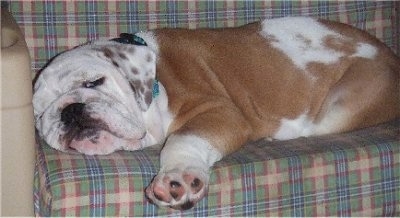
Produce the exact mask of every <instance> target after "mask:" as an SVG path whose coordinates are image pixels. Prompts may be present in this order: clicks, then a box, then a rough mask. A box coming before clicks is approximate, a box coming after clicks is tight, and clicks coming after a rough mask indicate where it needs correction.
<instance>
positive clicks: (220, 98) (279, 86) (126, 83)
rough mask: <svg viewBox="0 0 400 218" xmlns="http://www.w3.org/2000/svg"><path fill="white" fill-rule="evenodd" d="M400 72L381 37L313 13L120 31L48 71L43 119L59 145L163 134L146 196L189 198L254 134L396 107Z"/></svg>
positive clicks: (357, 122) (88, 147) (113, 144)
mask: <svg viewBox="0 0 400 218" xmlns="http://www.w3.org/2000/svg"><path fill="white" fill-rule="evenodd" d="M399 74H400V60H399V57H397V56H395V55H394V53H393V52H392V51H391V50H390V49H389V48H387V47H386V46H385V45H383V44H382V43H380V42H379V41H378V40H377V39H375V38H373V37H371V36H370V35H368V34H367V33H365V32H362V31H360V30H357V29H355V28H352V27H350V26H348V25H344V24H339V23H333V22H328V21H322V20H315V19H312V18H280V19H272V20H264V21H262V22H259V23H253V24H249V25H246V26H242V27H239V28H227V29H216V30H211V29H200V30H183V29H160V30H154V31H149V32H142V33H138V34H136V35H129V34H125V35H123V37H121V38H118V39H114V40H108V41H106V40H100V41H95V42H91V43H88V44H86V45H82V46H80V47H77V48H74V49H72V50H70V51H67V52H64V53H62V54H60V55H59V56H57V57H56V58H54V59H53V60H52V61H51V62H50V63H49V64H48V65H47V67H46V68H45V69H43V70H42V72H41V74H40V76H39V77H38V79H37V81H36V83H35V94H34V109H35V118H36V127H37V129H38V132H39V134H40V136H41V137H43V138H44V139H45V140H46V142H47V143H48V144H49V145H51V146H52V147H54V148H56V149H58V150H61V151H69V150H76V151H78V152H81V153H84V154H88V155H99V154H109V153H111V152H113V151H116V150H137V149H141V148H144V147H146V146H151V145H154V144H159V143H164V147H163V149H162V151H161V154H160V167H161V168H160V171H159V173H158V175H157V176H156V177H155V178H154V179H153V181H152V182H151V184H149V186H148V187H147V189H146V191H145V192H146V195H147V197H148V198H149V199H150V200H151V201H152V202H154V203H155V204H157V205H159V206H168V207H172V208H175V209H189V208H191V207H192V206H194V205H195V204H196V202H197V201H199V200H200V199H201V198H202V197H203V196H204V195H205V194H206V192H207V186H208V179H209V169H210V167H212V166H213V164H214V163H215V162H216V161H218V160H220V159H221V158H222V157H223V156H225V155H227V154H229V153H231V152H234V151H236V150H238V149H239V148H240V147H241V146H242V145H243V144H245V143H246V142H248V141H250V140H256V139H259V138H262V137H268V138H271V139H276V140H286V139H293V138H297V137H301V136H312V135H321V134H329V133H339V132H344V131H350V130H353V129H356V128H363V127H367V126H371V125H375V124H378V123H381V122H384V121H388V120H390V119H394V118H396V117H398V116H399V111H400V99H399ZM132 155H134V154H132Z"/></svg>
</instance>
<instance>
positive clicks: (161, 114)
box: [143, 82, 172, 146]
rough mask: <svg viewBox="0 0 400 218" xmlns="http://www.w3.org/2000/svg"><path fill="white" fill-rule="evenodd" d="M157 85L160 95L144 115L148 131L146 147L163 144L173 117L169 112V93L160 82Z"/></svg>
mask: <svg viewBox="0 0 400 218" xmlns="http://www.w3.org/2000/svg"><path fill="white" fill-rule="evenodd" d="M157 85H158V94H157V96H155V97H154V99H153V101H152V103H151V105H150V107H149V109H148V110H147V111H145V112H144V113H143V119H144V122H145V125H146V129H147V135H146V138H145V139H146V145H144V146H151V145H154V144H158V143H163V142H164V140H165V138H166V137H167V132H168V127H169V125H170V124H171V122H172V115H171V113H170V112H169V110H168V96H167V92H166V91H165V88H164V86H163V85H162V84H161V83H160V82H157Z"/></svg>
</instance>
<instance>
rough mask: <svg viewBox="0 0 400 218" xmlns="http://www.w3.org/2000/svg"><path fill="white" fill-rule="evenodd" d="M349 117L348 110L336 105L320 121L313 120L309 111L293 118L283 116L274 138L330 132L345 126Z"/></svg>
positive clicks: (285, 138) (281, 138) (280, 138)
mask: <svg viewBox="0 0 400 218" xmlns="http://www.w3.org/2000/svg"><path fill="white" fill-rule="evenodd" d="M348 118H349V114H348V111H347V110H345V109H344V108H342V107H340V106H335V105H333V106H332V107H331V108H330V110H329V111H327V112H326V114H325V116H324V117H323V118H322V119H321V120H320V121H319V122H318V123H315V122H314V121H313V120H311V119H310V118H309V117H308V116H307V113H303V114H301V115H299V116H298V117H297V118H295V119H292V120H291V119H286V118H283V119H282V120H281V125H280V127H279V129H278V130H277V131H276V133H275V134H274V136H273V139H277V140H289V139H294V138H298V137H307V136H312V135H323V134H329V133H332V132H335V131H338V130H340V128H341V127H342V126H345V125H346V121H347V119H348Z"/></svg>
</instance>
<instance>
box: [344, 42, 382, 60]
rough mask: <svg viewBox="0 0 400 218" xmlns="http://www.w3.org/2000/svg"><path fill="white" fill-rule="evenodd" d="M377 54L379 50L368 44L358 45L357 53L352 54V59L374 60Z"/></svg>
mask: <svg viewBox="0 0 400 218" xmlns="http://www.w3.org/2000/svg"><path fill="white" fill-rule="evenodd" d="M376 53H377V48H376V47H374V46H372V45H370V44H367V43H357V50H356V53H354V54H352V55H351V56H350V57H362V58H368V59H373V58H375V56H376Z"/></svg>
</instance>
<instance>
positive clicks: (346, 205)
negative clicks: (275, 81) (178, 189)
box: [9, 1, 400, 216]
mask: <svg viewBox="0 0 400 218" xmlns="http://www.w3.org/2000/svg"><path fill="white" fill-rule="evenodd" d="M9 7H10V11H11V12H12V14H13V16H14V17H15V19H16V20H17V22H18V24H19V25H20V27H21V28H22V30H23V32H24V34H25V39H26V41H27V44H28V47H29V48H30V54H31V56H32V67H33V69H34V72H33V73H35V72H36V71H37V70H39V69H41V68H42V67H43V66H44V65H45V63H46V62H47V61H48V60H49V59H50V58H52V57H53V56H55V55H56V54H57V53H59V52H61V51H64V50H66V49H69V48H72V47H74V46H76V45H78V44H81V43H84V42H86V41H88V40H92V39H98V38H112V37H115V36H117V35H118V34H119V33H121V32H132V33H134V32H138V31H141V30H147V29H154V28H161V27H173V28H176V27H182V28H204V27H209V28H222V27H233V26H240V25H243V24H246V23H251V22H254V21H257V20H260V19H263V18H274V17H282V16H299V15H302V16H313V17H320V18H326V19H330V20H335V21H340V22H343V23H348V24H350V25H353V26H355V27H357V28H360V29H363V30H366V31H368V32H369V33H371V34H372V35H374V36H376V37H377V38H378V39H380V40H381V41H383V42H384V43H385V44H386V45H387V46H389V47H390V48H391V49H392V50H393V51H394V52H395V53H397V54H400V33H399V31H400V30H399V29H400V28H399V27H400V24H399V22H400V21H399V19H400V16H399V13H400V12H399V10H400V9H399V8H400V3H399V2H395V1H393V2H375V1H346V2H342V1H301V2H292V1H179V2H178V1H151V2H147V1H130V2H129V1H10V2H9ZM399 123H400V120H394V121H392V122H389V123H385V124H382V125H379V126H375V127H371V128H367V129H362V130H358V131H354V132H351V133H346V134H337V135H329V136H321V137H311V138H300V139H296V140H290V141H274V142H268V141H266V140H259V141H257V142H253V143H249V144H247V145H246V146H245V147H244V148H243V149H241V150H240V151H238V152H236V153H234V154H232V155H230V156H228V157H226V158H224V159H223V160H222V161H219V162H218V163H217V164H216V165H215V167H214V168H213V170H212V173H211V178H210V187H209V193H208V195H207V196H206V198H204V199H203V200H201V201H200V202H199V203H198V204H197V206H195V207H194V208H193V209H191V210H188V211H183V212H181V211H173V210H171V209H166V208H157V207H156V206H154V205H152V204H150V203H149V202H148V200H147V199H146V198H145V196H144V191H143V190H144V188H145V187H146V186H147V185H148V184H149V183H150V181H151V179H152V177H153V176H155V175H156V173H157V172H158V167H159V160H158V154H159V149H158V148H147V149H145V150H141V151H135V152H126V151H125V152H122V151H120V152H116V153H113V154H111V155H106V156H84V155H71V154H65V153H61V152H58V151H56V150H54V149H52V148H50V147H49V146H48V145H46V144H45V143H44V142H43V141H42V140H41V139H38V140H37V144H38V145H39V146H38V150H37V164H36V171H35V181H34V189H35V192H34V201H35V204H34V208H35V213H36V215H37V216H157V215H162V216H186V215H188V216H400V142H399V141H400V132H399Z"/></svg>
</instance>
